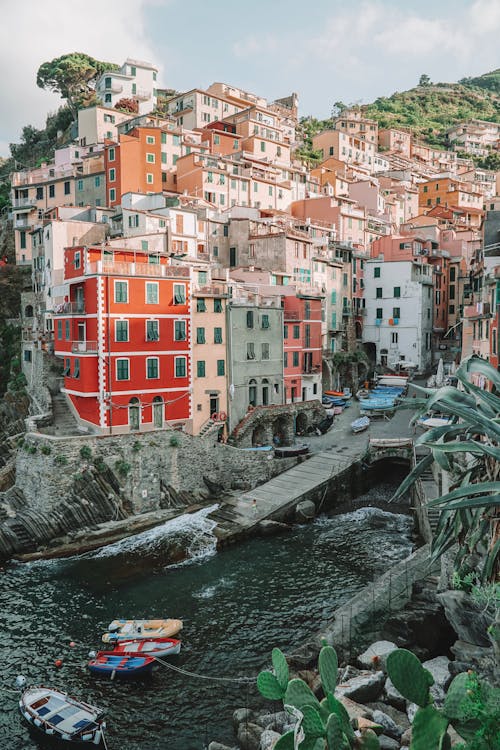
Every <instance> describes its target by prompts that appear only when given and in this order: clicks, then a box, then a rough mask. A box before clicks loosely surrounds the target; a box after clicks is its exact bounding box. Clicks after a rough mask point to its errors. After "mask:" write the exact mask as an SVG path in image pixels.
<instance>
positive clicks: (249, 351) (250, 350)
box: [247, 342, 255, 359]
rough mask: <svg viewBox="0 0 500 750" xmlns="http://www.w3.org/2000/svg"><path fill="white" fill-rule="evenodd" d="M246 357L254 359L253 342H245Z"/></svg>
mask: <svg viewBox="0 0 500 750" xmlns="http://www.w3.org/2000/svg"><path fill="white" fill-rule="evenodd" d="M247 359H255V344H254V343H253V342H248V343H247Z"/></svg>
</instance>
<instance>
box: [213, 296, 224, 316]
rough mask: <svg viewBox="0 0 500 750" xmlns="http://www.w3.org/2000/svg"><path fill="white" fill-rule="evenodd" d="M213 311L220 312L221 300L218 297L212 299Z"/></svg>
mask: <svg viewBox="0 0 500 750" xmlns="http://www.w3.org/2000/svg"><path fill="white" fill-rule="evenodd" d="M214 312H216V313H221V312H222V300H221V299H218V298H217V297H216V298H215V299H214Z"/></svg>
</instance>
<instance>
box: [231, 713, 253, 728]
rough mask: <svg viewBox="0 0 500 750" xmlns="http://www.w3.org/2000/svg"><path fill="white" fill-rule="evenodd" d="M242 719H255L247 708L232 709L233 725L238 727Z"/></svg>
mask: <svg viewBox="0 0 500 750" xmlns="http://www.w3.org/2000/svg"><path fill="white" fill-rule="evenodd" d="M242 721H255V713H254V712H253V711H252V710H250V709H249V708H237V709H236V711H233V725H234V728H235V729H238V727H239V725H240V724H241V722H242Z"/></svg>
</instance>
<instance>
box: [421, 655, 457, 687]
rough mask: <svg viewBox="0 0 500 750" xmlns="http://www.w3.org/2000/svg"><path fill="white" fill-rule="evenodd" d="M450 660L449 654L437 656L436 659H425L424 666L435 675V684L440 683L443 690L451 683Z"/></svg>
mask: <svg viewBox="0 0 500 750" xmlns="http://www.w3.org/2000/svg"><path fill="white" fill-rule="evenodd" d="M449 665H450V660H449V659H448V657H447V656H436V658H435V659H429V660H428V661H424V662H423V664H422V666H423V667H425V669H428V670H429V672H430V673H431V675H432V676H433V677H434V685H439V687H440V688H442V690H446V688H447V687H448V685H449V684H450V680H451V675H450V669H449Z"/></svg>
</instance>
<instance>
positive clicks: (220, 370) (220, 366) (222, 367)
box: [217, 359, 226, 375]
mask: <svg viewBox="0 0 500 750" xmlns="http://www.w3.org/2000/svg"><path fill="white" fill-rule="evenodd" d="M225 374H226V363H225V362H224V360H223V359H218V360H217V375H225Z"/></svg>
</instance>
